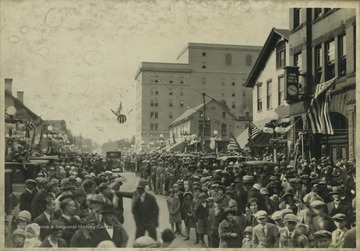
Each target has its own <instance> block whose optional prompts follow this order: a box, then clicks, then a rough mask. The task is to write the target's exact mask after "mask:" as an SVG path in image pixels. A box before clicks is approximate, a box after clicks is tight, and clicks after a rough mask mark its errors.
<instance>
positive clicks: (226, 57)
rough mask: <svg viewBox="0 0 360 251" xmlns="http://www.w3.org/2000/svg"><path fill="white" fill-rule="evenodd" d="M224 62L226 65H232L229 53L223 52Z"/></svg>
mask: <svg viewBox="0 0 360 251" xmlns="http://www.w3.org/2000/svg"><path fill="white" fill-rule="evenodd" d="M225 64H226V65H232V57H231V54H230V53H226V54H225Z"/></svg>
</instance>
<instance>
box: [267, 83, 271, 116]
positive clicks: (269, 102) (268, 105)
mask: <svg viewBox="0 0 360 251" xmlns="http://www.w3.org/2000/svg"><path fill="white" fill-rule="evenodd" d="M271 93H272V89H271V80H270V81H268V82H267V83H266V109H270V108H272V103H271Z"/></svg>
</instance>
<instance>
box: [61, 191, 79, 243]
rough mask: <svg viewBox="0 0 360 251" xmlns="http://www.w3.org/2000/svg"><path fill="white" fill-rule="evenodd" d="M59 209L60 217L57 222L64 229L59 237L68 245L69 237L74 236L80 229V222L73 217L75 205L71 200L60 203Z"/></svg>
mask: <svg viewBox="0 0 360 251" xmlns="http://www.w3.org/2000/svg"><path fill="white" fill-rule="evenodd" d="M60 209H61V211H62V215H61V216H60V218H59V221H60V222H61V224H62V225H63V226H65V229H64V231H63V234H62V235H61V237H62V238H63V239H64V240H65V241H66V243H67V244H68V245H69V244H70V240H71V237H72V236H73V235H74V233H75V232H76V230H77V229H78V228H80V227H81V225H82V224H81V222H80V221H79V220H78V219H77V218H76V217H75V211H76V205H75V201H74V200H73V199H71V198H66V199H64V200H62V201H61V202H60Z"/></svg>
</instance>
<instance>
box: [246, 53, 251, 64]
mask: <svg viewBox="0 0 360 251" xmlns="http://www.w3.org/2000/svg"><path fill="white" fill-rule="evenodd" d="M245 63H246V65H247V66H251V65H252V56H251V55H246V57H245Z"/></svg>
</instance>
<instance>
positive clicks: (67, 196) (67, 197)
mask: <svg viewBox="0 0 360 251" xmlns="http://www.w3.org/2000/svg"><path fill="white" fill-rule="evenodd" d="M66 199H71V200H75V196H74V195H73V194H72V193H66V194H63V195H61V196H60V197H59V201H60V202H61V201H63V200H66Z"/></svg>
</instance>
